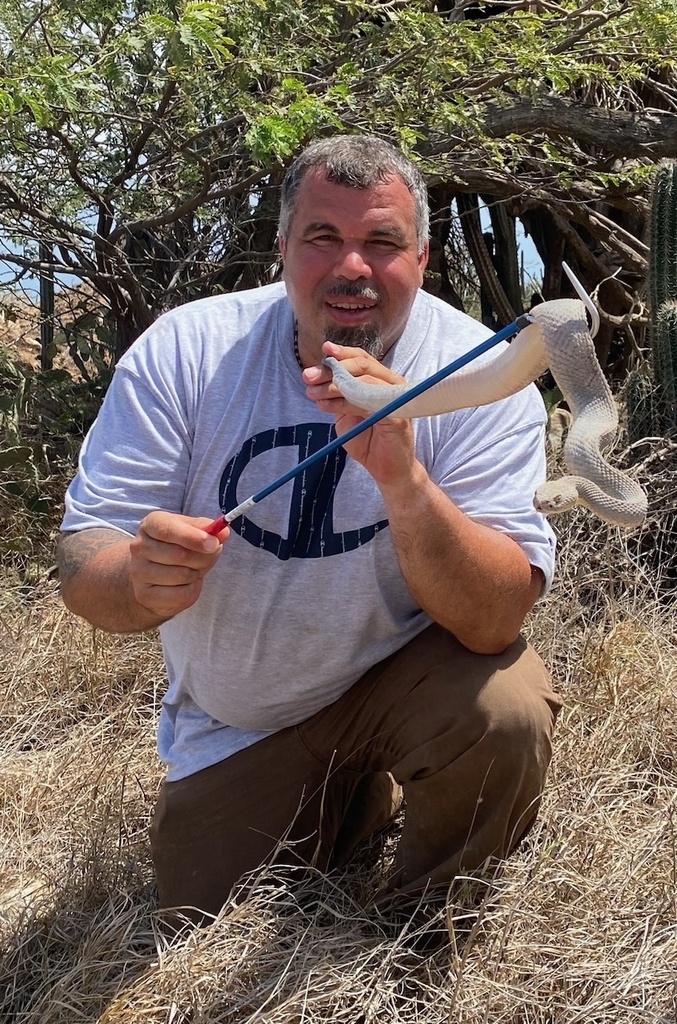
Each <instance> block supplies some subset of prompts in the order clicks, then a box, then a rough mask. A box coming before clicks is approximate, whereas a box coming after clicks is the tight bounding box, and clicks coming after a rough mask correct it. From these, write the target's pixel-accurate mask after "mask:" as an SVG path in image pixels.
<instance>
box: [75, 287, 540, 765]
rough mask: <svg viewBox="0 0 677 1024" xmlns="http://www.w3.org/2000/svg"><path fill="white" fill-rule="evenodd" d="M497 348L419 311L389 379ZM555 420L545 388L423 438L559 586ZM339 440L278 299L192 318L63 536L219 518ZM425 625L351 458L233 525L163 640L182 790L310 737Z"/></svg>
mask: <svg viewBox="0 0 677 1024" xmlns="http://www.w3.org/2000/svg"><path fill="white" fill-rule="evenodd" d="M487 333H488V332H487V330H486V328H484V327H483V326H482V325H481V324H479V323H477V322H476V321H474V320H471V319H470V318H469V317H467V316H465V315H464V314H462V313H460V312H458V311H457V310H455V309H453V308H452V307H451V306H448V305H447V304H445V303H443V302H441V301H439V300H437V299H435V298H434V297H432V296H430V295H428V294H426V293H424V292H419V293H418V296H417V298H416V301H415V304H414V307H413V309H412V313H411V315H410V318H409V322H408V325H407V328H406V330H405V332H404V334H403V335H402V337H401V338H400V339H399V341H398V342H397V344H396V345H395V346H394V347H393V348H392V349H391V350H390V352H389V353H388V355H387V356H386V358H385V360H384V362H385V363H386V364H387V365H389V366H391V367H392V368H393V369H394V370H396V371H397V372H398V373H400V374H402V375H403V376H404V377H406V378H408V379H410V380H421V379H423V378H424V377H427V376H429V375H430V374H431V373H433V372H435V371H436V370H437V369H439V368H440V367H442V366H445V365H447V364H448V363H449V362H451V361H452V360H453V359H454V358H456V357H457V356H459V355H461V354H462V353H464V352H466V351H468V350H469V349H470V348H472V347H473V346H474V345H476V344H478V343H479V342H480V341H482V340H483V339H484V338H485V337H486V336H487ZM491 357H492V353H489V355H488V356H486V357H484V358H491ZM544 421H545V414H544V408H543V403H542V401H541V399H540V397H539V395H538V393H537V391H536V389H535V388H533V387H531V388H528V389H525V390H524V391H522V392H520V393H519V394H517V395H515V396H513V397H511V398H509V399H506V400H504V401H501V402H496V403H494V404H493V405H490V406H487V407H483V408H479V409H467V410H460V411H457V412H454V413H448V414H444V415H441V416H435V417H427V418H421V419H418V420H416V421H414V430H415V437H416V452H417V456H418V458H419V460H420V461H421V462H422V463H423V465H424V466H425V467H426V469H427V471H428V473H429V474H430V476H431V477H432V479H433V480H435V481H436V482H437V483H438V484H439V486H440V487H441V488H442V489H443V490H444V491H445V492H446V493H447V494H448V495H449V497H450V498H451V499H452V500H453V501H454V502H455V503H456V504H457V505H458V506H459V507H460V508H461V509H462V510H463V511H464V512H466V513H467V514H468V515H469V516H471V517H472V518H473V519H474V520H476V521H478V522H481V523H483V524H485V525H487V526H490V527H494V528H496V529H498V530H501V531H503V532H505V533H507V534H509V535H510V536H511V537H512V538H513V539H514V540H515V541H516V542H517V543H518V544H519V545H520V546H521V547H522V549H523V550H524V551H525V553H526V555H527V558H528V559H529V561H530V563H531V564H532V565H535V566H538V567H539V568H541V569H542V570H543V573H544V575H545V577H546V582H547V584H549V582H550V580H551V578H552V572H553V559H554V538H553V534H552V531H551V530H550V527H549V526H548V525H547V522H546V521H545V520H544V518H543V516H542V515H541V514H540V513H538V512H537V511H536V510H535V509H534V507H533V494H534V491H535V489H536V487H537V486H538V484H539V483H541V482H542V481H543V479H544V478H545V460H544V452H543V427H544ZM333 436H334V432H333V418H332V417H331V416H330V415H328V414H325V413H322V412H319V411H318V410H317V408H316V406H315V404H314V403H313V402H311V401H310V400H309V399H308V398H307V397H306V395H305V385H304V384H303V382H302V380H301V374H300V370H299V368H298V366H297V364H296V361H295V357H294V352H293V315H292V311H291V308H290V306H289V303H288V301H287V298H286V292H285V289H284V285H270V286H267V287H264V288H260V289H256V290H253V291H249V292H240V293H234V294H232V295H227V296H219V297H215V298H208V299H203V300H200V301H197V302H192V303H189V304H187V305H185V306H183V307H180V308H179V309H176V310H174V311H173V312H171V313H167V314H165V315H164V316H162V317H161V318H160V319H159V320H158V321H157V322H156V323H155V324H154V325H153V326H152V327H151V328H150V329H149V330H148V331H146V332H145V334H144V335H143V336H142V337H141V338H139V340H138V341H137V342H135V344H134V345H133V346H132V348H131V349H130V350H129V351H128V352H127V353H126V354H125V356H124V357H123V359H122V360H121V361H120V363H119V364H118V367H117V369H116V371H115V375H114V379H113V383H112V385H111V387H110V389H109V391H108V394H107V396H106V399H105V402H104V403H103V406H102V408H101V411H100V414H99V416H98V418H97V421H96V423H95V424H94V426H93V427H92V430H91V431H90V433H89V435H88V437H87V439H86V441H85V443H84V445H83V448H82V452H81V457H80V467H79V471H78V474H77V476H76V477H75V479H74V481H73V482H72V484H71V486H70V488H69V490H68V494H67V498H66V514H65V518H64V520H63V524H62V529H63V530H81V529H86V528H89V527H101V526H108V527H113V528H116V529H119V530H122V531H124V532H126V533H129V534H132V535H133V534H134V533H135V532H136V529H137V526H138V523H139V521H140V520H141V519H142V518H143V516H144V515H146V514H147V513H148V512H149V511H151V510H152V509H166V510H169V511H175V512H182V513H184V514H186V515H193V516H197V515H202V516H216V515H217V514H218V511H219V509H222V510H225V511H227V510H229V509H231V508H234V507H235V506H236V505H237V504H238V503H239V502H241V501H242V500H243V499H245V498H247V497H249V496H250V495H251V494H253V493H255V492H256V491H258V490H259V489H260V488H262V487H263V486H265V485H266V484H268V483H270V482H271V481H272V480H274V479H275V478H276V477H278V476H279V475H280V474H282V473H283V472H286V471H287V470H288V469H289V468H290V467H291V466H293V465H296V464H297V463H298V462H300V461H301V460H303V459H304V458H306V457H307V456H308V455H310V454H311V453H312V452H314V451H317V450H318V449H319V448H321V447H323V446H324V445H325V444H326V443H327V442H328V441H329V440H330V439H331V438H332V437H333ZM420 527H421V529H425V523H421V524H420ZM429 623H430V619H429V618H428V616H427V615H426V614H425V613H424V612H423V611H422V610H421V609H420V607H419V606H418V604H417V602H416V601H415V599H414V598H413V597H412V595H411V593H410V592H409V589H408V588H407V586H406V584H405V582H404V580H403V578H402V575H401V573H400V570H399V567H398V563H397V558H396V556H395V552H394V549H393V545H392V541H391V537H390V531H389V529H388V521H387V517H386V512H385V507H384V505H383V500H382V498H381V495H380V493H379V490H378V488H377V486H376V485H375V483H374V482H373V480H372V479H371V477H370V476H369V474H368V473H367V472H366V471H365V470H364V469H363V467H362V466H360V465H359V464H358V463H357V462H355V461H354V460H352V459H350V458H348V457H347V456H346V454H345V452H344V450H343V449H342V448H339V449H338V450H337V451H335V452H333V453H332V454H330V455H329V456H327V457H325V459H324V460H321V461H320V462H319V463H318V464H316V465H315V466H313V467H312V468H311V469H309V470H307V471H306V472H305V473H304V474H302V475H299V476H297V477H296V478H294V479H293V480H291V481H289V482H288V483H287V484H285V485H284V486H283V487H281V488H280V489H279V490H277V491H275V492H274V493H272V494H271V495H269V496H268V497H267V498H265V499H264V500H263V501H261V502H260V503H259V504H257V505H256V506H254V508H253V509H251V510H250V511H249V512H248V513H247V514H246V516H243V517H240V519H238V520H236V521H235V522H234V523H233V525H232V534H231V536H230V537H229V538H228V540H227V541H226V543H225V544H224V547H223V551H222V553H221V556H220V558H219V560H218V562H217V563H216V565H215V567H214V568H213V569H212V570H211V572H210V573H209V574H208V575H207V577H206V578H205V582H204V588H203V591H202V594H201V596H200V598H199V600H198V601H197V602H196V604H195V605H194V606H193V607H192V608H189V609H187V610H186V611H184V612H182V613H181V614H179V615H177V616H175V617H174V618H173V619H171V620H170V621H169V622H166V623H164V625H162V626H161V627H160V633H161V637H162V644H163V651H164V655H165V661H166V666H167V673H168V681H169V687H168V691H167V694H166V697H165V700H164V702H163V711H162V715H161V720H160V725H159V733H158V744H159V751H160V755H161V756H162V757H163V759H164V760H165V761H166V762H167V763H168V766H169V771H168V778H169V779H170V780H171V779H178V778H181V777H183V776H185V775H188V774H191V773H192V772H194V771H197V770H199V769H201V768H204V767H207V766H208V765H209V764H212V763H215V762H216V761H218V760H221V759H222V758H223V757H226V756H228V755H229V754H231V753H233V752H235V751H236V750H239V749H242V748H243V747H244V746H247V745H248V744H250V743H252V742H255V741H256V740H257V739H259V738H260V737H261V736H263V735H266V734H267V733H269V732H271V731H275V730H277V729H281V728H284V727H285V726H289V725H293V724H296V723H298V722H300V721H303V720H304V719H306V718H308V717H309V716H310V715H312V714H313V713H315V712H316V711H318V710H319V709H320V708H322V707H324V706H326V705H327V704H329V703H331V702H333V701H335V700H336V699H337V698H338V697H340V696H341V695H342V694H343V693H344V692H345V691H346V690H347V689H348V688H349V687H350V686H351V685H352V684H353V683H354V682H355V681H356V680H357V679H359V677H360V676H361V675H362V674H363V673H364V672H365V671H366V670H367V669H368V668H370V667H371V666H372V665H374V664H375V663H376V662H377V661H380V660H381V659H383V658H385V657H387V656H388V655H389V654H392V653H393V652H394V651H395V650H397V649H399V648H400V647H402V646H403V645H404V644H406V643H407V642H408V641H409V640H411V639H412V638H413V637H414V636H416V634H417V633H419V632H420V631H421V630H422V629H424V628H425V627H426V626H427V625H429Z"/></svg>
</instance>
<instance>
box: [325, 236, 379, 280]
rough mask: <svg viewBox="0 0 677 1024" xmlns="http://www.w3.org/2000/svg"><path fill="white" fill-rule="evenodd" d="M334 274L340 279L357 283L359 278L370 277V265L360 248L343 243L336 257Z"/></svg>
mask: <svg viewBox="0 0 677 1024" xmlns="http://www.w3.org/2000/svg"><path fill="white" fill-rule="evenodd" d="M334 273H335V275H336V277H342V278H345V279H346V280H348V281H357V280H358V278H360V277H371V265H370V263H369V262H368V261H367V259H366V258H365V254H364V251H363V249H362V247H361V246H359V245H356V244H354V243H344V245H343V246H342V247H341V251H340V253H339V254H338V256H337V259H336V265H335V267H334Z"/></svg>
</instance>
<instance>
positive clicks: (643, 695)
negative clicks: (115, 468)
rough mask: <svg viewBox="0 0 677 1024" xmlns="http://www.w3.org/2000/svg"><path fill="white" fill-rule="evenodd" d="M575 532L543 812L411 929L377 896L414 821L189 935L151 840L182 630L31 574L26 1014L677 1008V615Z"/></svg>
mask: <svg viewBox="0 0 677 1024" xmlns="http://www.w3.org/2000/svg"><path fill="white" fill-rule="evenodd" d="M557 528H558V530H560V532H561V534H562V547H561V552H560V572H559V577H558V580H557V582H556V584H555V587H554V588H553V591H552V592H551V594H550V595H549V596H548V597H547V598H546V599H545V600H544V601H543V602H542V604H541V605H540V606H539V608H538V610H537V611H536V613H535V614H534V615H533V616H532V618H531V621H530V625H529V630H530V634H531V637H530V638H531V639H532V641H533V642H534V643H535V644H536V645H537V647H538V649H539V650H540V651H541V652H542V653H543V655H544V657H545V659H546V661H547V662H548V664H549V665H550V667H551V670H552V672H553V676H554V678H555V682H556V684H557V687H558V689H559V690H560V692H561V693H562V695H563V697H564V700H565V708H564V711H563V712H562V715H561V718H560V722H559V727H558V733H557V739H556V747H555V756H554V760H553V764H552V769H551V773H550V777H549V782H548V787H547V791H546V794H545V797H544V801H543V808H542V813H541V817H540V820H539V822H538V824H537V826H536V828H535V829H534V830H533V832H532V833H531V834H530V836H528V837H527V839H526V841H525V842H524V844H523V845H522V847H521V848H520V850H519V851H518V852H517V853H516V854H515V855H514V856H513V857H511V858H510V860H509V861H508V862H507V863H506V864H505V866H504V868H503V870H502V872H501V873H500V875H498V876H497V877H495V878H492V879H484V880H467V881H465V882H463V881H459V883H458V884H457V885H456V886H455V887H454V888H453V889H452V891H451V892H450V893H449V896H448V900H447V902H446V903H445V904H444V905H440V904H439V903H432V902H429V901H426V900H423V901H422V904H421V907H420V908H419V911H418V912H414V913H411V915H410V917H409V918H401V919H400V920H399V921H398V920H397V919H396V918H393V917H392V916H390V917H389V916H388V915H387V914H386V913H385V912H384V911H378V910H377V909H376V908H375V907H374V906H373V905H371V903H370V894H371V893H372V892H373V891H374V890H375V888H376V885H377V881H378V879H379V878H380V876H381V874H382V872H383V870H384V864H385V863H386V862H387V859H388V857H389V856H390V853H391V851H392V847H393V844H394V842H395V841H396V832H397V828H396V826H394V828H393V830H391V832H390V833H388V834H387V835H386V836H385V838H384V837H381V839H378V840H374V841H372V843H371V844H368V845H367V846H365V847H364V848H363V850H362V851H360V853H359V855H358V857H357V858H356V859H355V860H354V861H353V863H352V864H351V865H350V866H349V867H348V868H347V869H346V870H345V871H344V872H343V873H342V874H333V875H331V876H329V877H322V876H318V875H315V874H312V873H309V874H308V876H306V877H305V878H303V879H299V878H298V876H293V875H292V874H291V873H289V872H286V871H285V870H284V869H283V868H276V869H275V870H274V871H273V870H267V871H266V870H263V871H261V872H260V873H259V875H258V877H257V878H256V879H255V881H254V884H253V887H252V888H251V889H250V890H249V891H247V892H244V891H243V892H242V894H241V895H240V896H239V898H236V899H234V900H233V901H232V902H231V903H230V904H229V905H228V906H227V907H225V908H224V910H223V912H222V913H221V915H220V916H219V917H218V918H217V919H216V920H215V921H214V923H213V924H212V925H210V926H209V927H207V928H203V929H199V930H193V931H190V930H188V929H186V931H184V932H183V933H180V934H176V935H174V936H169V935H168V934H167V933H166V931H163V929H162V928H161V926H160V925H161V922H160V921H159V919H158V916H157V911H156V904H155V892H154V887H153V880H152V870H151V864H150V856H149V847H148V841H147V826H148V822H149V819H150V815H151V813H152V807H153V804H154V800H155V796H156V792H157V786H158V783H159V780H160V778H161V774H162V772H161V766H160V765H159V764H158V762H157V759H156V756H155V749H154V729H155V721H156V716H157V711H158V701H159V697H160V694H161V692H162V690H163V687H164V683H163V671H162V667H161V660H160V652H159V647H158V643H157V640H156V639H155V637H153V636H139V637H108V636H105V635H103V634H100V633H98V632H96V631H93V630H91V629H90V628H89V627H87V626H85V625H83V624H82V623H80V622H78V621H76V620H75V619H74V618H73V617H72V616H70V615H69V614H68V613H66V612H64V611H63V609H62V608H61V605H60V603H59V600H58V596H57V595H56V593H55V588H54V584H53V583H51V582H49V580H48V579H47V580H46V581H43V583H42V584H41V585H40V586H39V587H37V588H34V589H32V590H31V591H30V593H28V592H27V591H26V589H25V587H24V588H21V587H19V586H16V585H15V584H14V583H13V582H12V578H11V577H8V586H7V587H6V588H5V592H4V594H3V597H2V599H1V600H0V616H1V617H2V626H3V629H2V631H0V660H1V663H2V666H3V669H2V671H3V679H2V687H1V689H0V693H1V694H2V696H1V697H0V751H1V753H2V760H1V762H0V778H1V789H0V792H1V794H2V797H1V800H0V828H1V829H2V836H3V842H2V844H0V1019H2V1020H3V1021H4V1020H7V1021H10V1020H11V1021H17V1022H20V1024H92V1022H95V1021H96V1022H100V1024H142V1022H143V1024H184V1022H186V1024H187V1022H188V1021H190V1022H195V1024H197V1022H205V1024H206V1022H210V1024H249V1022H252V1024H253V1022H254V1021H257V1022H266V1024H296V1022H298V1024H302V1022H303V1024H326V1022H329V1021H332V1022H334V1021H345V1022H346V1024H347V1022H350V1024H367V1022H369V1024H386V1022H387V1024H390V1022H393V1021H401V1022H410V1021H411V1022H414V1021H416V1022H419V1024H438V1022H442V1021H449V1022H454V1024H455V1022H467V1024H471V1022H472V1024H482V1022H485V1024H499V1022H500V1024H620V1022H623V1024H668V1022H674V1021H675V1019H677V991H676V981H675V978H676V965H677V827H676V823H677V761H676V757H677V636H676V631H675V617H674V613H673V611H674V606H673V607H672V610H671V606H670V603H669V600H667V598H668V595H669V591H668V590H667V589H666V588H665V586H663V585H662V582H661V581H659V580H657V579H656V578H655V577H652V575H651V572H650V570H649V568H648V567H641V566H638V563H637V558H636V554H635V552H634V551H633V549H632V546H631V544H630V543H629V539H628V538H627V537H626V538H624V537H623V536H622V535H621V534H620V531H612V530H607V528H606V527H599V528H598V527H597V526H596V525H594V524H591V520H590V519H589V518H588V517H584V516H583V515H581V516H578V515H575V516H570V517H567V518H566V519H562V520H561V522H559V523H558V526H557ZM435 930H436V932H437V935H436V936H435V935H434V934H433V935H431V932H435ZM440 937H441V938H442V939H443V940H444V941H443V942H442V943H441V945H440V944H439V942H436V941H435V940H436V939H439V938H440Z"/></svg>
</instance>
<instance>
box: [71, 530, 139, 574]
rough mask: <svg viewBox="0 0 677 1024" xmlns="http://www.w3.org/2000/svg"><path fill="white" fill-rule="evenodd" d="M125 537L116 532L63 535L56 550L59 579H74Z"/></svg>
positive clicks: (82, 531) (99, 531) (90, 531)
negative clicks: (96, 558) (103, 552)
mask: <svg viewBox="0 0 677 1024" xmlns="http://www.w3.org/2000/svg"><path fill="white" fill-rule="evenodd" d="M123 537H124V535H123V534H121V533H118V532H117V531H116V530H105V529H100V530H98V529H94V530H81V531H79V532H78V533H61V534H60V535H59V541H58V544H57V549H56V564H57V568H58V571H59V579H60V580H61V581H62V582H66V581H68V580H70V579H72V578H73V576H75V575H76V573H78V572H79V571H80V569H82V568H83V567H84V566H85V565H86V564H87V562H89V561H90V559H92V558H93V557H94V556H95V555H97V554H98V553H99V552H100V551H104V550H105V549H106V548H111V547H114V546H115V545H116V544H119V543H120V541H121V540H122V539H123Z"/></svg>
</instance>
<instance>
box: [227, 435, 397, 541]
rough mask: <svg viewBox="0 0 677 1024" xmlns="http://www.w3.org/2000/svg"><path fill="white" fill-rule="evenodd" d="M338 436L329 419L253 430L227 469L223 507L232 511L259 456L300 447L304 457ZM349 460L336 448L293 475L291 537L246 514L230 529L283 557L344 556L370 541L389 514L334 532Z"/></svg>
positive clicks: (383, 525)
mask: <svg viewBox="0 0 677 1024" xmlns="http://www.w3.org/2000/svg"><path fill="white" fill-rule="evenodd" d="M335 437H336V433H335V431H334V427H333V426H332V425H331V424H328V423H299V424H297V425H296V426H295V427H277V428H275V429H273V430H264V431H262V432H261V433H260V434H254V436H253V437H250V438H249V440H247V441H245V443H244V444H243V445H242V447H241V448H240V451H239V452H238V453H237V455H235V456H234V457H233V458H232V459H231V460H230V462H229V463H228V465H227V466H226V468H225V469H224V471H223V475H222V477H221V482H220V484H219V504H220V506H221V508H222V509H225V510H226V511H227V510H228V509H230V508H235V506H236V505H237V504H238V499H237V485H238V481H239V479H240V477H241V475H242V473H243V471H244V469H245V467H246V466H247V465H248V464H249V463H250V462H251V461H252V459H255V458H256V457H257V456H258V455H261V454H262V453H263V452H268V451H270V450H271V449H272V448H297V449H298V461H299V462H303V460H304V459H307V458H308V457H309V456H310V455H313V454H314V453H315V452H318V451H319V450H320V449H321V448H324V446H325V445H326V444H328V443H329V442H330V441H333V439H334V438H335ZM345 464H346V453H345V451H344V450H343V448H337V449H336V450H335V451H333V452H330V453H329V454H328V455H326V456H325V458H323V459H318V461H317V462H315V463H314V464H313V465H312V466H310V467H309V468H308V469H306V470H304V472H303V473H299V475H298V476H296V477H294V480H293V484H294V489H293V493H292V499H291V505H290V509H289V528H288V531H287V536H286V537H281V536H280V534H279V533H275V532H274V531H273V530H263V529H261V527H260V526H257V525H256V523H254V522H252V520H251V519H249V518H248V517H247V516H246V515H245V516H240V517H239V518H238V519H235V520H234V521H233V522H232V523H231V524H230V525H231V529H232V530H233V531H234V532H235V533H238V534H239V535H240V536H241V537H243V538H244V539H245V540H246V541H248V543H249V544H252V545H254V547H257V548H264V549H265V550H266V551H270V553H271V554H273V555H275V556H276V557H277V558H280V559H282V560H283V561H284V560H286V559H288V558H326V557H327V555H341V554H343V553H344V552H346V551H354V550H355V549H356V548H359V547H361V546H362V545H363V544H367V543H368V542H369V541H370V540H372V539H373V538H374V537H375V536H376V534H377V533H378V532H379V530H383V529H384V527H386V526H387V525H388V520H387V519H382V520H380V521H379V522H378V523H373V524H372V525H371V526H363V527H362V528H361V529H359V530H346V531H345V532H344V533H334V529H333V507H334V493H335V491H336V486H337V484H338V482H339V480H340V479H341V474H342V473H343V470H344V468H345ZM271 482H272V481H271ZM240 500H243V498H242V497H241V498H240ZM264 501H265V499H264Z"/></svg>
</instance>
